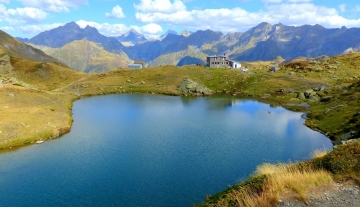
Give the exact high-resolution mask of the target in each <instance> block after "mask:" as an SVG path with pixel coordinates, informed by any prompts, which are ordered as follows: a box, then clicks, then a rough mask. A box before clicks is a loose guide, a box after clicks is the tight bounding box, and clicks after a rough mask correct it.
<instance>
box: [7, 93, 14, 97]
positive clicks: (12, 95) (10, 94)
mask: <svg viewBox="0 0 360 207" xmlns="http://www.w3.org/2000/svg"><path fill="white" fill-rule="evenodd" d="M7 96H9V97H14V96H15V95H14V94H13V93H9V94H8V95H7Z"/></svg>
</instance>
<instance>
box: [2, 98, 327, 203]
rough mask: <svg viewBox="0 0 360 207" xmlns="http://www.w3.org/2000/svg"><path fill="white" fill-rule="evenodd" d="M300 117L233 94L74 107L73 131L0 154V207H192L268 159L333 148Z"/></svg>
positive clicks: (89, 101) (97, 101) (86, 102)
mask: <svg viewBox="0 0 360 207" xmlns="http://www.w3.org/2000/svg"><path fill="white" fill-rule="evenodd" d="M302 114H303V113H300V112H292V111H289V110H286V109H284V108H282V107H272V106H271V105H269V104H264V103H260V102H257V101H253V100H247V99H240V98H236V97H230V96H212V97H179V96H162V95H146V94H123V95H106V96H98V97H87V98H82V99H80V100H78V101H76V102H74V107H73V118H74V123H73V127H72V129H71V132H70V133H68V134H65V135H63V136H61V137H60V138H58V139H54V140H49V141H46V142H44V143H43V144H38V145H31V146H26V147H21V148H19V149H16V150H10V151H9V150H8V151H6V152H5V151H3V152H0V206H125V207H132V206H154V207H162V206H164V207H165V206H166V207H168V206H181V207H183V206H190V205H192V204H197V203H200V202H202V201H204V200H205V197H206V195H207V194H215V193H217V192H219V191H221V190H224V189H226V188H227V187H228V186H230V185H233V184H236V183H239V182H241V181H243V180H245V179H247V178H248V177H249V176H250V175H251V174H252V173H253V172H254V171H255V169H256V166H257V165H260V164H262V163H264V162H268V163H277V162H289V161H302V160H306V159H310V158H311V153H312V152H314V151H315V150H317V149H325V150H330V149H332V147H333V146H332V144H331V142H330V140H329V139H328V138H327V137H325V136H324V135H323V134H321V133H319V132H316V131H312V130H311V129H309V128H307V127H306V126H305V125H304V122H305V120H304V119H303V118H302V117H301V115H302Z"/></svg>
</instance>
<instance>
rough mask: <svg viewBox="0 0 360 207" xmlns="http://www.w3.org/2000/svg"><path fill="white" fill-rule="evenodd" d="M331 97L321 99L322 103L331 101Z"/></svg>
mask: <svg viewBox="0 0 360 207" xmlns="http://www.w3.org/2000/svg"><path fill="white" fill-rule="evenodd" d="M331 98H332V97H331V96H325V97H322V98H321V99H320V101H321V102H329V101H330V100H331Z"/></svg>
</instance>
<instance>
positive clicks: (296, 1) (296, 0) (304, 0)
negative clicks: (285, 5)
mask: <svg viewBox="0 0 360 207" xmlns="http://www.w3.org/2000/svg"><path fill="white" fill-rule="evenodd" d="M311 1H312V0H288V2H290V3H309V2H311Z"/></svg>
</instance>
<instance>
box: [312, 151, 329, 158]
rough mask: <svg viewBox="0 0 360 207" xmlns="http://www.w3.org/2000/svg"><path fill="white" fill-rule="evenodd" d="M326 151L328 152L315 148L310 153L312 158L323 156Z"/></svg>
mask: <svg viewBox="0 0 360 207" xmlns="http://www.w3.org/2000/svg"><path fill="white" fill-rule="evenodd" d="M327 153H328V151H326V149H321V150H315V151H314V152H313V153H312V158H321V157H324V156H325V155H326V154H327Z"/></svg>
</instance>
